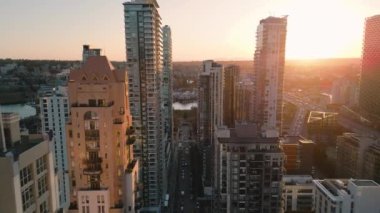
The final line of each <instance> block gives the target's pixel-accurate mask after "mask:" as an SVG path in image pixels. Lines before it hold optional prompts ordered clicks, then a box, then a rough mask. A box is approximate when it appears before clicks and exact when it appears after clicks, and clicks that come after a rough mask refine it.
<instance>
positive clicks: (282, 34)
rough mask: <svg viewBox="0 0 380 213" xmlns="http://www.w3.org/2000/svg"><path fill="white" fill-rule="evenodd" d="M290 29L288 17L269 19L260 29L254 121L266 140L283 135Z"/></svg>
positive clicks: (255, 60)
mask: <svg viewBox="0 0 380 213" xmlns="http://www.w3.org/2000/svg"><path fill="white" fill-rule="evenodd" d="M286 27H287V17H286V16H285V17H281V18H277V17H268V18H266V19H263V20H261V21H260V24H259V26H258V27H257V33H256V50H255V54H254V77H255V96H254V100H255V101H254V107H255V108H254V109H255V110H254V119H255V121H256V122H258V123H260V128H261V132H262V134H264V135H265V136H266V137H276V136H278V135H279V134H280V132H281V122H282V99H283V94H282V93H283V81H284V80H283V79H284V66H285V43H286Z"/></svg>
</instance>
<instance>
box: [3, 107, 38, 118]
mask: <svg viewBox="0 0 380 213" xmlns="http://www.w3.org/2000/svg"><path fill="white" fill-rule="evenodd" d="M0 109H1V112H15V113H18V114H19V115H20V118H21V119H23V118H27V117H30V116H34V115H36V113H37V112H36V108H34V107H32V106H30V105H27V104H10V105H1V108H0Z"/></svg>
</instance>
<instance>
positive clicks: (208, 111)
mask: <svg viewBox="0 0 380 213" xmlns="http://www.w3.org/2000/svg"><path fill="white" fill-rule="evenodd" d="M223 84H224V67H223V66H222V65H220V64H217V63H215V62H214V61H212V60H207V61H204V62H203V71H202V73H201V74H200V75H199V85H198V94H199V95H198V96H199V97H198V112H197V113H198V114H197V122H198V125H197V126H198V129H197V135H198V141H199V143H200V145H201V149H202V154H203V165H202V182H203V186H204V187H205V190H207V187H211V186H212V180H213V178H212V174H213V155H214V154H213V153H214V148H215V147H214V139H215V137H214V133H215V131H216V129H217V128H218V127H221V126H222V125H223ZM206 194H207V193H206Z"/></svg>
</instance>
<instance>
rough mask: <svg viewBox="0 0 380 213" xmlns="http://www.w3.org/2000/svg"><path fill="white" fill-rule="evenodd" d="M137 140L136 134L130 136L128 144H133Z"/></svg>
mask: <svg viewBox="0 0 380 213" xmlns="http://www.w3.org/2000/svg"><path fill="white" fill-rule="evenodd" d="M135 141H136V137H135V136H128V138H127V145H133V144H134V143H135Z"/></svg>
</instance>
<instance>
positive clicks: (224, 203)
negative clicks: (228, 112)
mask: <svg viewBox="0 0 380 213" xmlns="http://www.w3.org/2000/svg"><path fill="white" fill-rule="evenodd" d="M255 129H256V127H255V125H237V126H236V127H235V128H234V129H230V132H229V134H225V136H223V137H219V138H218V139H217V143H218V148H219V149H218V150H217V152H218V153H219V154H218V155H217V158H218V161H219V162H218V165H219V166H218V168H217V169H218V174H217V177H218V179H219V180H218V181H217V182H218V184H219V185H218V186H217V188H216V191H217V192H218V199H217V201H216V206H217V208H218V209H217V211H216V212H228V213H229V212H280V209H281V177H282V175H283V162H284V155H283V153H282V151H281V149H280V147H279V141H278V140H279V139H278V138H262V137H260V134H259V133H258V131H256V130H255Z"/></svg>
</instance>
